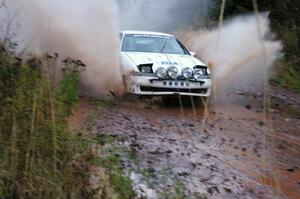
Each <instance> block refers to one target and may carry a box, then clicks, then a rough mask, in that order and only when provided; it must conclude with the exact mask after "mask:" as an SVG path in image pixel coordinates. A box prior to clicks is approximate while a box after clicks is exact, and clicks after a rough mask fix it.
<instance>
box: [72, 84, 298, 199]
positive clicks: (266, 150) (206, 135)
mask: <svg viewBox="0 0 300 199" xmlns="http://www.w3.org/2000/svg"><path fill="white" fill-rule="evenodd" d="M272 89H276V92H271V93H276V94H270V95H269V96H270V97H269V99H270V101H271V104H272V106H271V108H269V109H268V110H267V111H266V112H267V118H268V120H267V121H264V109H263V107H262V95H261V94H260V93H255V92H252V91H249V92H243V93H239V92H231V93H230V94H228V95H227V99H226V102H223V103H220V102H219V103H215V104H213V105H212V106H211V107H210V109H209V112H208V113H207V114H204V112H205V111H204V108H203V107H201V106H200V107H199V106H198V107H196V108H195V109H193V108H192V107H190V106H184V107H180V106H177V107H176V106H161V103H159V102H156V105H153V104H150V105H149V103H148V102H144V101H140V100H138V99H135V100H122V101H119V100H118V101H117V102H115V103H114V105H112V106H109V107H108V108H106V109H105V110H102V111H101V112H100V113H98V114H97V115H96V117H95V121H94V122H93V133H96V134H101V135H120V136H123V137H125V139H126V142H125V143H123V145H124V146H126V147H128V149H130V150H131V151H133V152H134V153H135V155H134V158H132V157H131V158H130V157H124V158H123V165H124V169H125V170H127V171H129V173H130V175H131V178H132V179H133V180H134V182H135V189H136V191H137V193H138V196H139V197H140V198H142V197H147V198H164V197H166V193H170V194H174V193H175V192H176V191H174V187H176V186H177V184H178V182H179V183H180V184H181V185H182V186H181V187H182V190H183V194H184V195H185V196H187V198H199V197H200V196H201V197H207V198H270V199H271V198H272V199H273V198H290V199H298V198H300V128H299V127H300V117H299V115H298V111H299V110H300V109H298V108H299V107H300V106H299V102H300V100H299V99H300V97H299V95H296V94H292V93H286V92H285V91H280V90H279V89H277V88H272ZM86 103H87V101H84V100H83V102H82V103H81V105H80V107H79V116H78V117H79V118H82V113H84V112H86V111H87V107H90V106H88V105H84V104H86ZM80 109H82V110H81V111H80ZM89 109H91V108H89ZM80 113H81V114H80ZM76 115H77V114H75V116H74V117H75V118H76ZM75 121H76V119H75ZM75 123H76V122H75ZM77 123H78V122H77Z"/></svg>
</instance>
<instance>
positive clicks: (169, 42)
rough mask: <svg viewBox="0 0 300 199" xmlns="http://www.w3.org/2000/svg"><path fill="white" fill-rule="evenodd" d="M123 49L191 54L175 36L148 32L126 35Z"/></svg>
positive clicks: (128, 50) (126, 50) (127, 50)
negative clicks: (149, 33)
mask: <svg viewBox="0 0 300 199" xmlns="http://www.w3.org/2000/svg"><path fill="white" fill-rule="evenodd" d="M122 51H125V52H148V53H167V54H180V55H189V51H188V50H187V49H186V48H185V47H184V46H183V45H182V44H181V43H180V42H179V41H178V40H177V39H176V38H175V37H171V36H161V35H146V34H129V35H126V36H125V37H124V39H123V45H122Z"/></svg>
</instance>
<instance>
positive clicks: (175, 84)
mask: <svg viewBox="0 0 300 199" xmlns="http://www.w3.org/2000/svg"><path fill="white" fill-rule="evenodd" d="M124 81H125V86H126V91H127V92H128V93H131V94H136V95H156V96H160V95H161V96H164V95H182V96H198V97H209V96H210V95H211V86H212V83H211V79H203V80H200V81H192V80H175V79H174V80H171V79H166V80H162V79H159V78H157V77H152V76H149V77H148V76H134V75H128V76H125V77H124Z"/></svg>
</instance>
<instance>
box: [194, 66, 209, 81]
mask: <svg viewBox="0 0 300 199" xmlns="http://www.w3.org/2000/svg"><path fill="white" fill-rule="evenodd" d="M193 75H194V78H195V79H196V80H200V79H202V78H203V76H205V75H206V69H205V68H197V69H195V70H194V74H193Z"/></svg>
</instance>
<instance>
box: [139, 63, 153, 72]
mask: <svg viewBox="0 0 300 199" xmlns="http://www.w3.org/2000/svg"><path fill="white" fill-rule="evenodd" d="M138 68H139V70H140V71H141V72H142V73H153V71H152V64H141V65H139V66H138Z"/></svg>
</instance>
